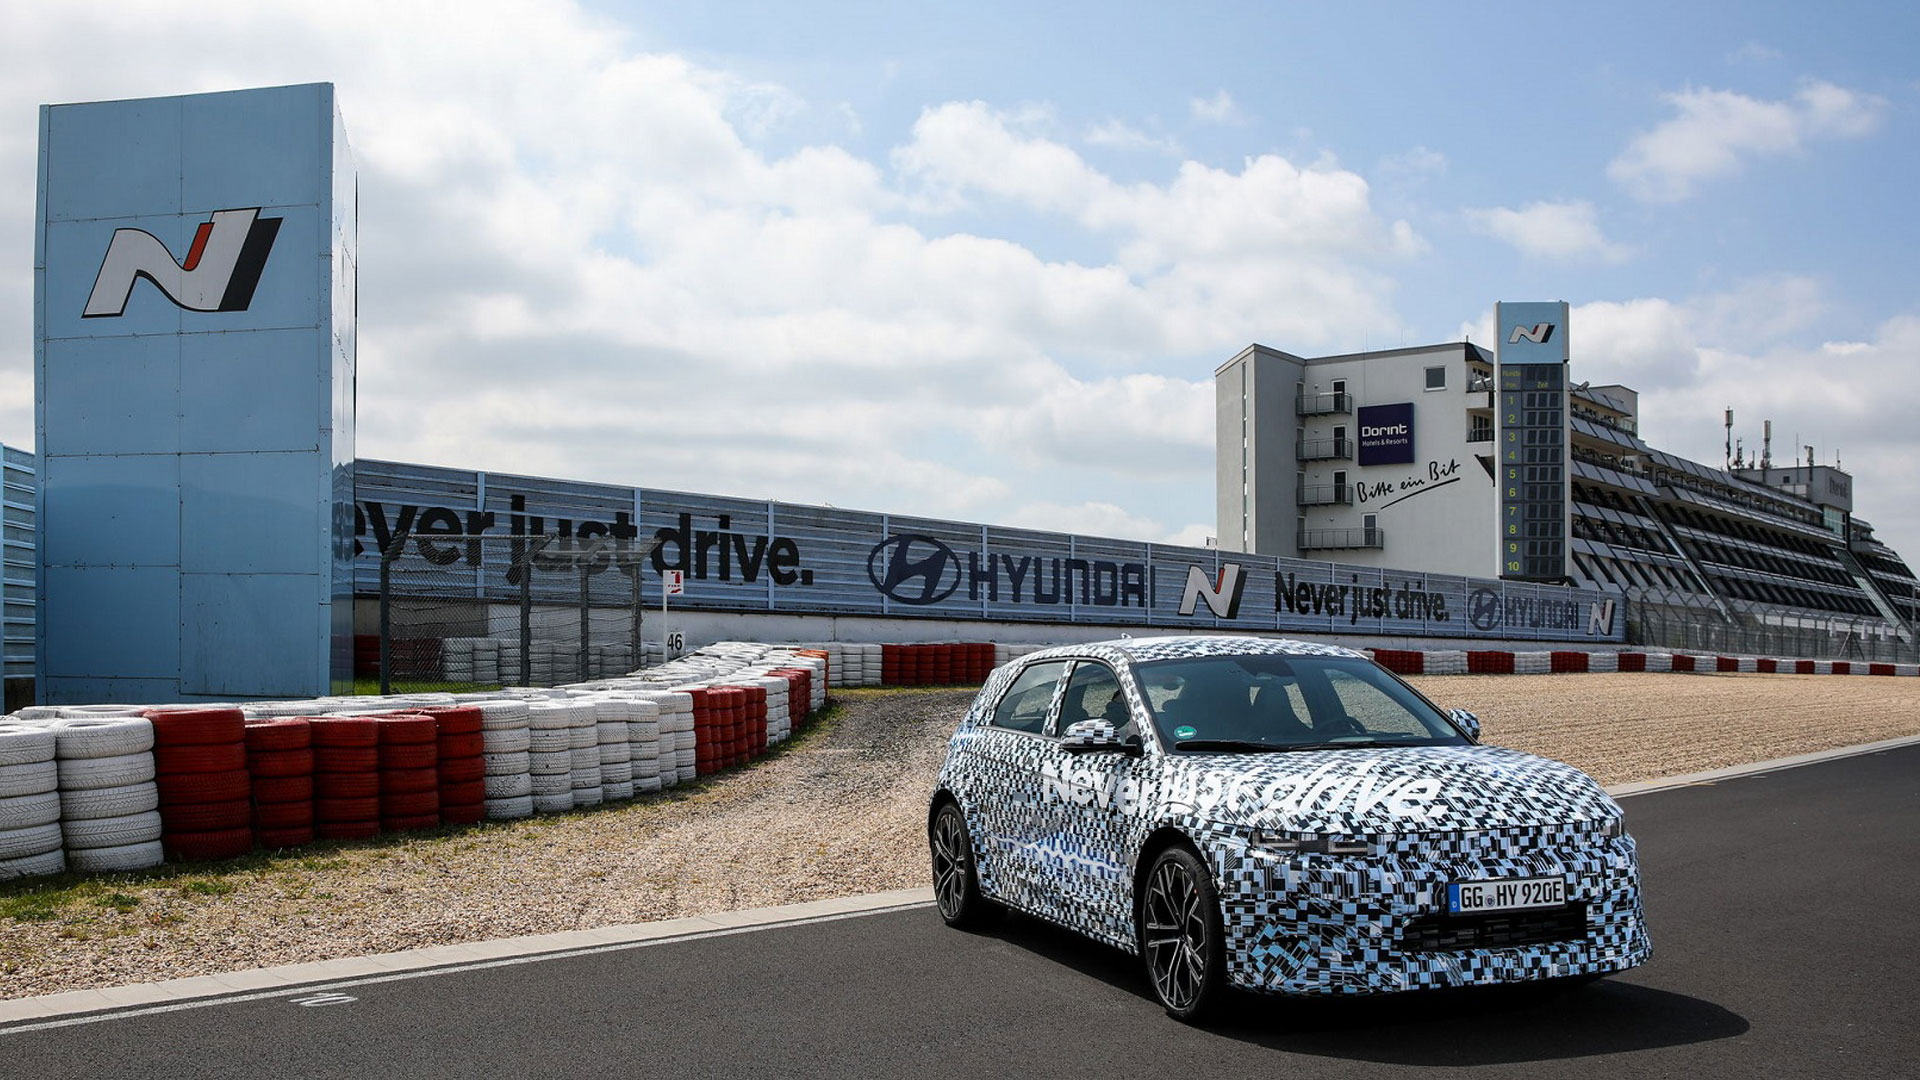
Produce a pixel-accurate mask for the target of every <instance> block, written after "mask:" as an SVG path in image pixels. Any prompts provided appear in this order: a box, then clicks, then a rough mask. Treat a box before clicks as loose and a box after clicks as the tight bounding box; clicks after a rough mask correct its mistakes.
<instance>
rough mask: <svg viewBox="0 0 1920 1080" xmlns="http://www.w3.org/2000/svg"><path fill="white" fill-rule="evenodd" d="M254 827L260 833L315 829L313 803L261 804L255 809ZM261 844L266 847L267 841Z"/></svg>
mask: <svg viewBox="0 0 1920 1080" xmlns="http://www.w3.org/2000/svg"><path fill="white" fill-rule="evenodd" d="M253 827H254V828H255V829H257V830H260V831H265V830H268V829H294V828H309V829H310V828H312V827H313V802H312V800H308V801H307V802H283V803H261V804H260V805H258V806H255V807H254V808H253ZM261 843H262V846H266V842H265V841H262V842H261Z"/></svg>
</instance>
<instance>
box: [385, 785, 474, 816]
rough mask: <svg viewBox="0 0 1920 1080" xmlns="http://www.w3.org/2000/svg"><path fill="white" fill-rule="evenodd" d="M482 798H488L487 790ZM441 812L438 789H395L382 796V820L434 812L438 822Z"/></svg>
mask: <svg viewBox="0 0 1920 1080" xmlns="http://www.w3.org/2000/svg"><path fill="white" fill-rule="evenodd" d="M480 797H481V799H482V800H484V799H485V798H486V794H485V792H482V793H481V796H480ZM439 813H440V793H439V792H438V791H395V792H389V793H387V794H385V795H382V796H380V820H381V821H383V822H384V821H386V820H387V819H389V818H414V817H420V816H422V815H424V814H434V815H436V817H435V819H434V820H435V823H436V824H437V823H438V821H439V818H438V817H437V815H438V814H439Z"/></svg>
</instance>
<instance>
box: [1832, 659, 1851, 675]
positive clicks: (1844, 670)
mask: <svg viewBox="0 0 1920 1080" xmlns="http://www.w3.org/2000/svg"><path fill="white" fill-rule="evenodd" d="M1833 673H1834V674H1835V675H1851V674H1853V665H1852V664H1850V663H1848V662H1846V661H1845V660H1835V661H1834V662H1833Z"/></svg>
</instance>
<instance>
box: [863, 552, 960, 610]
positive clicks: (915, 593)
mask: <svg viewBox="0 0 1920 1080" xmlns="http://www.w3.org/2000/svg"><path fill="white" fill-rule="evenodd" d="M867 577H868V578H869V579H870V580H871V581H872V582H873V587H874V588H876V589H879V590H880V592H881V594H882V595H884V596H886V597H887V598H888V599H891V600H898V601H899V602H900V603H903V604H912V605H914V606H916V607H920V606H924V605H927V604H937V603H939V602H940V601H942V600H945V599H946V598H947V597H949V596H952V595H953V593H954V590H956V589H958V588H959V587H960V559H959V557H958V556H956V555H954V553H953V549H952V548H950V547H948V546H947V545H945V544H943V543H941V542H940V541H938V540H935V539H934V538H933V537H931V536H912V535H908V536H890V537H888V538H887V539H885V540H882V541H880V542H879V543H878V544H875V545H873V550H872V551H871V552H869V553H868V554H867Z"/></svg>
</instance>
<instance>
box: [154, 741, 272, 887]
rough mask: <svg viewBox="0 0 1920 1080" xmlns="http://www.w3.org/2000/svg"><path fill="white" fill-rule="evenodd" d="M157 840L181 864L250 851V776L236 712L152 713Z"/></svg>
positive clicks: (251, 801) (244, 743)
mask: <svg viewBox="0 0 1920 1080" xmlns="http://www.w3.org/2000/svg"><path fill="white" fill-rule="evenodd" d="M147 717H148V719H150V720H152V721H153V763H154V768H155V771H156V772H157V774H158V775H157V777H156V781H157V783H158V786H159V790H160V820H161V823H162V825H163V830H162V832H161V836H160V840H161V843H162V845H163V846H164V847H165V849H166V854H167V857H168V858H170V859H175V860H178V861H181V862H197V861H200V860H204V859H230V858H233V857H234V856H236V855H245V854H246V853H247V852H249V851H252V850H253V778H252V777H251V776H250V775H249V774H248V773H247V742H246V739H247V720H246V716H245V714H243V713H242V712H241V711H240V710H239V709H167V710H151V711H149V712H148V713H147Z"/></svg>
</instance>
